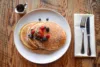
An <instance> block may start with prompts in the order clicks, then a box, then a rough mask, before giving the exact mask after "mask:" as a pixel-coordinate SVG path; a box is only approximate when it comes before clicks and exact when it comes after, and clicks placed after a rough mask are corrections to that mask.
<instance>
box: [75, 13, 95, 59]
mask: <svg viewBox="0 0 100 67" xmlns="http://www.w3.org/2000/svg"><path fill="white" fill-rule="evenodd" d="M83 16H87V17H90V47H91V56H88V55H87V50H88V39H87V33H86V28H85V33H84V48H85V53H84V54H81V47H82V32H81V28H80V23H81V19H82V17H83ZM74 34H75V35H74V38H75V39H74V40H75V46H74V51H75V52H74V55H75V57H96V45H95V29H94V15H93V14H74Z"/></svg>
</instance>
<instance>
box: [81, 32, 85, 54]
mask: <svg viewBox="0 0 100 67" xmlns="http://www.w3.org/2000/svg"><path fill="white" fill-rule="evenodd" d="M81 53H82V54H84V53H85V50H84V32H82V47H81Z"/></svg>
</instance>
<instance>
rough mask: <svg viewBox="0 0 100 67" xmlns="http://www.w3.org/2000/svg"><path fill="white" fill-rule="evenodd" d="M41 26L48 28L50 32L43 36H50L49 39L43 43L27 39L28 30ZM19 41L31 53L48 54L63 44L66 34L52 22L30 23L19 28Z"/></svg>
mask: <svg viewBox="0 0 100 67" xmlns="http://www.w3.org/2000/svg"><path fill="white" fill-rule="evenodd" d="M41 26H46V27H49V29H50V31H49V32H48V33H44V34H45V35H46V34H50V38H49V39H48V40H47V41H45V42H41V41H38V40H36V39H33V40H32V39H30V38H29V37H28V34H29V33H30V30H31V29H33V28H34V29H37V28H39V27H41ZM20 40H21V41H22V43H23V45H24V46H25V47H27V48H28V49H30V50H32V51H33V52H35V53H40V54H48V53H52V52H55V51H56V50H58V49H60V48H61V47H62V46H63V45H64V44H65V41H66V33H65V31H64V30H63V29H62V28H61V27H60V26H59V25H58V24H56V23H54V22H32V23H28V24H26V25H24V26H23V27H22V28H21V30H20Z"/></svg>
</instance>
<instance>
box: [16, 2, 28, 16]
mask: <svg viewBox="0 0 100 67" xmlns="http://www.w3.org/2000/svg"><path fill="white" fill-rule="evenodd" d="M26 8H27V3H26V4H18V5H17V6H16V8H15V12H16V13H18V14H24V13H25V12H26Z"/></svg>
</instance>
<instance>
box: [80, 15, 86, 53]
mask: <svg viewBox="0 0 100 67" xmlns="http://www.w3.org/2000/svg"><path fill="white" fill-rule="evenodd" d="M85 23H86V17H82V19H81V23H80V28H81V31H82V47H81V53H82V54H84V53H85V50H84V31H85Z"/></svg>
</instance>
